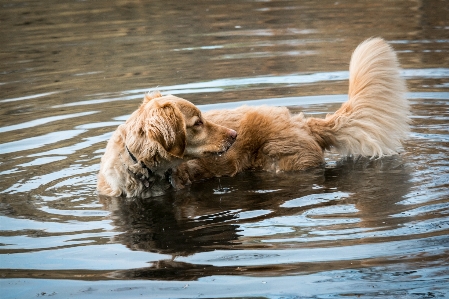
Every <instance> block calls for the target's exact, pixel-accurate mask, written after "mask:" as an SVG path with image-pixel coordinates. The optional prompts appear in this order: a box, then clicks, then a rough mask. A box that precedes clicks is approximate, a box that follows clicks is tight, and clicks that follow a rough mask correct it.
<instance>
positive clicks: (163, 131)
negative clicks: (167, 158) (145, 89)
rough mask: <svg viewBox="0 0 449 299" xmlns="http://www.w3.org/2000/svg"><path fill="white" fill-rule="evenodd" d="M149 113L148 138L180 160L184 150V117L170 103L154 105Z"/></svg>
mask: <svg viewBox="0 0 449 299" xmlns="http://www.w3.org/2000/svg"><path fill="white" fill-rule="evenodd" d="M155 106H156V107H154V108H153V109H152V111H151V118H150V120H149V127H148V128H147V129H148V130H147V132H148V138H150V139H153V140H155V141H157V142H158V143H159V144H161V145H162V147H163V148H164V149H165V150H166V151H167V152H168V153H169V154H170V155H172V156H175V157H178V158H182V157H183V156H184V151H185V149H186V129H185V122H184V115H183V114H182V113H181V111H180V110H179V109H178V108H177V107H176V105H175V104H173V103H171V102H165V103H156V105H155Z"/></svg>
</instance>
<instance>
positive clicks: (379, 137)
mask: <svg viewBox="0 0 449 299" xmlns="http://www.w3.org/2000/svg"><path fill="white" fill-rule="evenodd" d="M349 73H350V74H349V100H348V101H347V102H346V103H344V104H343V105H342V106H341V108H340V109H338V110H337V111H336V112H335V113H334V114H332V115H328V116H327V117H326V118H325V119H317V118H309V119H307V123H308V125H309V127H310V130H311V132H312V135H313V136H314V137H315V139H316V140H317V141H318V143H319V144H320V145H321V147H322V148H323V149H330V148H331V147H334V148H336V149H337V150H338V151H339V152H340V153H341V154H344V155H362V156H371V157H382V156H385V155H393V154H396V153H397V151H398V150H399V149H400V148H401V145H402V141H403V140H404V139H405V138H407V136H408V133H409V121H410V120H409V114H410V112H409V109H410V108H409V103H408V101H407V99H406V91H407V87H406V84H405V81H404V79H403V78H401V76H400V67H399V63H398V60H397V57H396V54H395V53H394V51H393V49H392V48H391V47H390V46H389V45H388V44H387V43H386V42H385V41H384V40H383V39H381V38H372V39H368V40H366V41H364V42H362V43H361V44H360V45H359V46H358V47H357V48H356V49H355V51H354V53H353V54H352V57H351V63H350V66H349Z"/></svg>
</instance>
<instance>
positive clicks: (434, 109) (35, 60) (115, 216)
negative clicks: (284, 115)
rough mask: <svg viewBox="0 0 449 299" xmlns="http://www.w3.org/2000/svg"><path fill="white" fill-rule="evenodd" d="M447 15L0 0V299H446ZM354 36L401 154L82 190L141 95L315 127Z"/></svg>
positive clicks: (374, 8)
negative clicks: (371, 65)
mask: <svg viewBox="0 0 449 299" xmlns="http://www.w3.org/2000/svg"><path fill="white" fill-rule="evenodd" d="M448 14H449V11H448V5H447V3H446V2H445V1H436V0H435V1H434V0H431V1H423V2H419V1H418V2H416V1H394V2H391V1H376V2H358V1H338V2H335V1H319V2H314V1H231V2H229V1H151V2H145V1H113V2H111V1H103V0H99V1H46V2H45V3H44V2H37V1H35V2H23V1H8V2H5V1H3V2H2V3H1V10H0V20H1V23H2V26H0V41H1V44H2V49H1V50H0V63H1V65H2V68H1V72H0V112H1V116H2V117H1V118H0V140H1V141H0V142H1V144H0V200H1V202H0V275H1V278H2V279H1V280H0V284H1V288H2V298H31V297H44V296H51V297H54V298H77V297H82V298H84V297H88V296H91V297H106V296H108V297H109V296H110V295H111V294H113V296H116V297H122V298H133V297H150V298H198V297H199V298H213V297H214V298H224V297H239V298H240V297H265V298H339V297H345V298H347V297H349V298H373V297H376V298H446V297H448V296H449V287H448V285H449V266H448V262H449V261H448V256H449V255H448V253H449V238H448V234H449V200H448V198H449V192H448V187H449V174H448V173H449V165H448V152H449V146H448V144H449V127H448V120H449V110H448V101H449V58H448V57H449V55H448V52H449V22H448V21H447V15H448ZM371 36H382V37H383V38H385V39H386V40H387V41H388V42H389V43H390V44H391V45H392V46H393V47H394V48H395V50H396V51H397V52H398V57H399V60H400V63H401V65H402V66H403V71H402V75H403V76H404V77H405V78H406V80H407V84H408V87H409V93H408V98H409V99H410V102H411V106H412V118H413V123H412V134H411V136H410V139H409V140H408V141H407V142H406V144H404V150H403V152H402V153H401V154H400V155H397V156H394V157H388V158H384V159H380V160H369V159H363V158H360V159H356V158H343V157H340V156H337V155H335V154H333V153H328V154H327V156H326V167H325V168H323V169H317V170H313V171H308V172H301V173H280V174H271V173H264V172H257V171H248V172H246V173H242V174H239V175H237V176H236V177H234V178H227V177H225V178H220V179H218V178H217V179H212V180H208V181H205V182H201V183H196V184H193V185H192V186H191V187H190V188H187V189H186V190H183V191H179V192H170V193H168V194H167V195H165V196H161V197H158V198H153V199H147V200H142V199H132V200H123V199H122V200H120V199H111V198H104V197H99V196H97V194H96V191H95V184H96V173H97V172H98V169H99V161H100V157H101V155H102V154H103V152H104V148H105V146H106V141H107V140H108V139H109V137H110V136H111V134H112V132H113V131H114V129H115V128H116V127H117V126H118V125H119V124H121V123H123V122H124V121H125V120H126V119H127V118H128V117H129V115H130V114H131V113H132V112H133V111H134V110H135V109H136V108H137V107H138V105H139V103H140V102H141V100H142V98H143V94H144V92H146V91H147V90H150V89H158V90H160V91H161V92H162V93H163V94H169V93H171V94H175V95H177V96H180V97H183V98H186V99H188V100H190V101H192V102H193V103H195V104H196V105H198V106H199V107H200V108H201V109H202V110H203V111H207V110H210V109H215V108H232V107H237V106H239V105H242V104H247V105H261V104H264V105H276V106H281V105H282V106H284V105H285V106H288V107H289V108H290V109H291V111H292V112H294V113H296V112H300V111H302V112H304V113H305V114H306V115H313V116H325V115H326V114H327V113H332V112H333V111H335V110H336V109H338V107H339V106H340V105H341V103H343V102H344V101H346V99H347V95H346V93H347V85H348V83H347V79H348V76H349V74H348V71H347V70H348V63H349V58H350V55H351V52H352V50H353V49H354V48H355V47H356V46H357V44H358V43H360V42H361V41H362V40H364V39H365V38H368V37H371Z"/></svg>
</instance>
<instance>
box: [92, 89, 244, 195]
mask: <svg viewBox="0 0 449 299" xmlns="http://www.w3.org/2000/svg"><path fill="white" fill-rule="evenodd" d="M236 136H237V133H236V132H235V131H234V130H232V129H228V128H225V127H223V126H221V125H217V124H215V123H213V122H211V121H208V120H207V119H206V118H204V117H203V116H202V113H201V111H200V110H199V109H198V108H197V107H196V106H195V105H193V104H192V103H191V102H189V101H187V100H184V99H182V98H178V97H175V96H172V95H168V96H162V95H161V94H160V93H159V92H153V93H151V94H146V95H145V97H144V100H143V103H142V104H141V105H140V107H139V108H138V109H137V110H136V111H134V113H132V115H131V116H130V118H129V119H128V120H127V121H126V122H125V123H124V124H122V125H120V126H119V127H118V128H117V130H116V131H115V132H114V133H113V135H112V137H111V138H110V140H109V141H108V144H107V146H106V151H105V153H104V155H103V157H102V158H101V164H100V172H99V173H98V180H97V190H98V192H99V193H100V194H102V195H107V196H115V197H117V196H125V197H142V198H146V197H152V196H158V195H161V194H163V193H164V192H165V190H166V189H168V188H169V187H170V183H169V179H170V170H171V169H172V168H173V167H176V166H177V165H178V164H179V163H181V162H182V161H185V160H188V159H192V158H199V157H205V156H208V155H214V154H221V153H224V152H225V151H227V150H228V149H229V147H230V146H231V145H232V144H233V142H234V141H235V139H236Z"/></svg>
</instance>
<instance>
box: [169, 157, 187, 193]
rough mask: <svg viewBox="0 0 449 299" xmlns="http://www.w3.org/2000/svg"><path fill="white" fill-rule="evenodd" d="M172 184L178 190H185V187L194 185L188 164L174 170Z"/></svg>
mask: <svg viewBox="0 0 449 299" xmlns="http://www.w3.org/2000/svg"><path fill="white" fill-rule="evenodd" d="M170 183H171V185H172V186H173V188H175V189H176V190H180V189H183V188H184V187H185V186H187V185H190V184H192V182H191V181H190V176H189V171H188V167H187V165H186V163H183V164H181V165H179V166H178V167H177V168H175V169H173V172H172V174H171V178H170Z"/></svg>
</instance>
